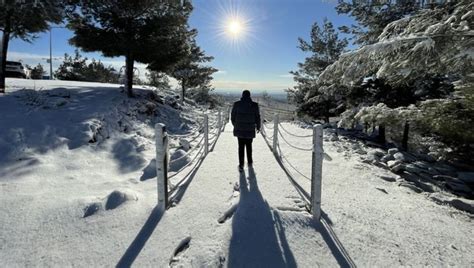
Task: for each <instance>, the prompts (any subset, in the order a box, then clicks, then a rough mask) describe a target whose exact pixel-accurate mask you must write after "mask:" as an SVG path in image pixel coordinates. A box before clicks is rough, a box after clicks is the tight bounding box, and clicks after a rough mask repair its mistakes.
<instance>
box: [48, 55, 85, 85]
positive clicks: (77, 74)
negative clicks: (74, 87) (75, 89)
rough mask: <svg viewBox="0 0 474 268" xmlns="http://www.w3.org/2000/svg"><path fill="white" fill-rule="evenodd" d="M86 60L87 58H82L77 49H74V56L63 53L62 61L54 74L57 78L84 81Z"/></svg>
mask: <svg viewBox="0 0 474 268" xmlns="http://www.w3.org/2000/svg"><path fill="white" fill-rule="evenodd" d="M86 61H87V58H83V57H82V55H81V54H80V53H79V50H77V49H76V50H75V51H74V58H73V57H72V56H70V55H68V54H67V53H65V54H64V61H63V63H61V65H59V67H58V69H57V70H56V72H55V73H54V76H55V77H56V78H57V79H59V80H69V81H85V80H86V79H85V76H84V70H85V69H86V67H87V63H86Z"/></svg>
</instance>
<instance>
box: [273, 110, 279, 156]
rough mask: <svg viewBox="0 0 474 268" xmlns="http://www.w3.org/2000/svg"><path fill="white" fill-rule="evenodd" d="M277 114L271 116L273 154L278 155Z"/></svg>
mask: <svg viewBox="0 0 474 268" xmlns="http://www.w3.org/2000/svg"><path fill="white" fill-rule="evenodd" d="M278 120H279V118H278V114H275V116H274V117H273V154H274V155H275V156H278V149H277V146H278Z"/></svg>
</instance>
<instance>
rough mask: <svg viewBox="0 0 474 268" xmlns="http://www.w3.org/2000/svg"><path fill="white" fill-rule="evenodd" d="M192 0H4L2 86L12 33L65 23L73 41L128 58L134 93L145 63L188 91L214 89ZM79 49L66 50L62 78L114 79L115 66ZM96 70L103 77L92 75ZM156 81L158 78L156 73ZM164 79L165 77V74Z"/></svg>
mask: <svg viewBox="0 0 474 268" xmlns="http://www.w3.org/2000/svg"><path fill="white" fill-rule="evenodd" d="M192 10H193V6H192V4H191V1H189V0H181V1H176V0H160V1H158V0H87V1H86V0H63V1H57V0H54V1H53V0H22V1H17V0H5V1H2V2H0V31H2V33H3V35H2V41H1V48H0V49H1V50H0V92H4V91H5V67H6V59H7V53H8V45H9V41H10V39H11V38H19V39H21V40H24V41H27V42H32V41H33V40H34V39H35V37H36V34H37V33H40V32H45V31H47V30H49V29H50V27H51V26H52V25H57V24H63V23H64V24H65V25H66V27H67V28H68V29H70V30H71V31H73V33H74V35H73V37H72V38H71V39H70V40H69V43H70V44H72V45H74V46H76V47H77V48H80V49H81V50H83V51H84V52H95V51H96V52H101V53H102V54H103V55H104V56H105V57H124V58H125V64H124V65H125V71H124V72H125V75H124V77H125V81H124V82H125V89H126V92H127V94H128V96H129V97H133V90H132V89H133V84H134V79H136V77H134V69H135V68H134V66H135V63H137V62H139V63H144V64H146V65H147V68H148V70H149V71H150V73H151V74H152V76H154V78H156V73H162V74H166V75H169V76H171V77H174V78H176V79H177V80H178V82H179V83H180V85H181V88H182V93H183V94H182V95H183V98H184V95H185V94H184V91H185V90H187V89H190V88H203V89H205V90H209V89H211V85H210V82H211V80H212V74H213V73H215V72H216V71H217V70H216V69H214V68H212V67H210V66H208V65H207V64H208V63H209V62H210V61H212V59H213V57H211V56H207V55H206V54H205V52H204V51H202V50H201V48H200V47H199V46H198V45H197V43H196V40H195V38H196V36H197V30H196V29H192V28H191V27H190V26H189V24H188V20H189V16H190V14H191V12H192ZM86 60H87V59H80V58H78V53H76V55H75V56H74V58H72V56H69V55H65V61H64V62H63V64H62V65H61V66H60V68H59V69H58V70H57V71H56V76H57V77H58V78H59V79H68V80H73V79H74V80H79V81H88V80H90V79H94V80H97V79H98V80H99V81H104V82H113V81H115V79H117V78H116V76H115V75H114V70H113V69H111V67H106V66H104V65H103V64H102V63H101V62H100V61H92V62H91V63H89V64H86ZM94 75H97V76H99V77H93V76H94ZM154 80H155V81H156V79H154ZM161 80H163V79H161Z"/></svg>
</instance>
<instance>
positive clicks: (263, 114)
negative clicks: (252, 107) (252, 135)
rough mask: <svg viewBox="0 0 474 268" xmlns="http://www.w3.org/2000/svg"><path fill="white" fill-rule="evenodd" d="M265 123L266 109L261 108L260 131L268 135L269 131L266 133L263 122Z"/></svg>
mask: <svg viewBox="0 0 474 268" xmlns="http://www.w3.org/2000/svg"><path fill="white" fill-rule="evenodd" d="M264 123H265V111H264V110H260V132H261V133H262V134H265V135H267V133H265V128H264V127H263V124H264Z"/></svg>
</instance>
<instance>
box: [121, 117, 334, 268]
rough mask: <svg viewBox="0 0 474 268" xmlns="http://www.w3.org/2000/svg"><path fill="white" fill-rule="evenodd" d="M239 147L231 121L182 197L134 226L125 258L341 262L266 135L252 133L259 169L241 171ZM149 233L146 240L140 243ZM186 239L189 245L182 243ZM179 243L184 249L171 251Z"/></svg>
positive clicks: (249, 263)
mask: <svg viewBox="0 0 474 268" xmlns="http://www.w3.org/2000/svg"><path fill="white" fill-rule="evenodd" d="M236 147H237V141H236V139H235V138H234V137H233V136H232V126H230V125H227V127H226V130H225V132H223V133H222V135H221V137H220V139H219V141H218V142H217V145H216V147H215V150H214V151H213V152H211V153H210V154H209V155H208V156H207V158H206V159H205V160H204V162H203V163H202V165H201V167H200V168H199V171H198V172H197V173H196V174H195V176H194V177H193V178H192V181H191V183H190V184H189V185H187V186H186V187H187V189H186V192H185V193H184V195H182V199H181V200H179V202H178V203H177V204H176V206H174V207H172V208H170V209H169V210H167V211H166V213H165V214H164V215H163V217H161V216H160V215H157V214H153V213H152V215H151V216H150V218H149V219H148V221H147V222H146V223H145V225H144V226H143V228H142V230H141V232H140V230H136V231H137V237H138V238H137V239H136V240H135V241H133V242H132V241H130V243H131V245H130V246H129V249H128V250H127V253H126V254H125V255H124V256H123V257H122V259H121V262H120V263H119V264H124V265H127V264H131V263H132V262H133V264H134V265H137V266H146V265H153V266H158V267H163V266H166V265H169V264H171V265H172V266H173V265H177V266H181V265H183V266H185V267H189V266H193V267H216V266H220V265H221V264H224V265H226V266H230V267H243V266H245V267H295V266H300V267H315V265H316V266H318V265H321V266H335V265H337V260H336V258H335V257H334V256H339V254H338V253H337V252H333V251H335V250H337V249H336V248H335V247H333V246H332V244H331V242H330V240H331V239H330V236H329V234H328V233H327V232H325V231H323V230H321V228H322V226H319V225H316V224H314V223H313V222H312V218H311V215H310V214H309V213H307V212H306V210H305V209H304V208H302V207H304V205H303V202H302V200H301V199H300V198H299V196H298V194H297V192H296V190H295V189H294V188H293V186H292V185H291V184H290V182H289V181H288V179H287V178H286V175H285V174H284V172H283V171H282V170H281V169H280V167H279V166H278V163H277V162H276V160H275V159H274V157H273V155H272V153H271V151H270V150H269V149H268V147H267V145H266V144H265V142H264V140H263V138H262V137H261V136H258V137H257V138H256V139H255V140H254V161H255V163H254V169H246V170H245V171H244V173H241V174H239V172H238V171H237V148H236ZM229 163H235V164H229ZM155 213H156V212H155ZM232 214H233V215H232ZM226 216H228V217H226ZM153 229H154V230H153ZM144 240H147V242H146V245H145V246H144V247H143V248H141V247H142V246H143V243H142V241H144ZM326 240H327V241H326ZM137 241H138V242H137ZM188 242H189V244H187V243H188ZM183 244H187V246H183V247H180V245H183ZM328 244H329V245H331V247H330V246H328ZM177 248H184V250H182V251H181V252H179V253H178V254H177V255H176V257H174V258H173V255H174V254H175V249H177ZM137 251H139V252H137ZM178 251H180V250H178ZM135 257H136V259H135ZM339 261H341V260H339Z"/></svg>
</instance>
